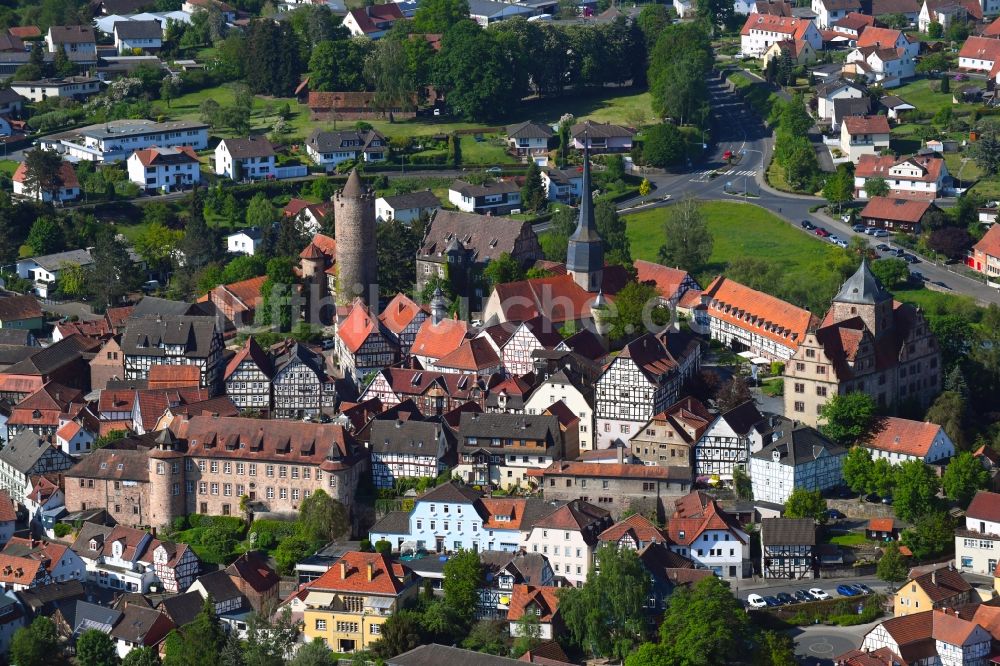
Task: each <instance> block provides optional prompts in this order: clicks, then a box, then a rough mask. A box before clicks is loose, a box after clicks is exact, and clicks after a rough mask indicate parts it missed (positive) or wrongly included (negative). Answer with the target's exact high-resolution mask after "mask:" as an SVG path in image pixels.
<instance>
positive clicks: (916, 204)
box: [848, 40, 1000, 224]
mask: <svg viewBox="0 0 1000 666" xmlns="http://www.w3.org/2000/svg"><path fill="white" fill-rule="evenodd" d="M998 41H1000V40H998ZM848 120H849V119H848ZM932 205H933V204H931V202H930V201H918V200H916V199H896V198H894V197H872V198H871V199H869V200H868V204H867V205H866V206H865V207H864V210H862V211H861V217H862V219H864V218H870V219H873V220H897V221H899V222H909V223H911V224H918V223H919V222H920V220H922V219H923V217H924V215H925V214H926V213H927V211H928V210H930V207H931V206H932Z"/></svg>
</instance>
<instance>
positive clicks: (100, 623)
mask: <svg viewBox="0 0 1000 666" xmlns="http://www.w3.org/2000/svg"><path fill="white" fill-rule="evenodd" d="M121 616H122V613H121V611H117V610H114V609H113V608H106V607H105V606H98V605H97V604H92V603H89V602H86V601H81V600H79V599H78V600H77V602H76V604H73V605H70V606H67V607H66V608H64V609H63V617H64V618H66V621H67V622H68V623H69V625H70V626H71V627H72V628H73V634H74V635H79V634H82V633H83V632H85V631H87V630H88V629H97V630H99V631H101V632H102V633H105V634H106V633H108V632H110V631H111V628H112V627H114V626H115V623H117V622H118V620H119V619H121Z"/></svg>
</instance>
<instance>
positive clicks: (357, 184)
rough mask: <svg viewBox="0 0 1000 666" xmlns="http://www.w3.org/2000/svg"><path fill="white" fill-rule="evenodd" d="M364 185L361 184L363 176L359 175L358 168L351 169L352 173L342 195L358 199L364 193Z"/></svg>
mask: <svg viewBox="0 0 1000 666" xmlns="http://www.w3.org/2000/svg"><path fill="white" fill-rule="evenodd" d="M364 192H365V190H364V187H363V186H362V185H361V176H359V175H358V168H357V167H354V168H353V169H351V175H350V176H348V177H347V183H346V184H345V185H344V189H343V190H342V191H341V196H345V197H349V198H351V199H357V198H359V197H360V196H361V195H362V194H364Z"/></svg>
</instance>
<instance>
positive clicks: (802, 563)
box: [760, 518, 817, 580]
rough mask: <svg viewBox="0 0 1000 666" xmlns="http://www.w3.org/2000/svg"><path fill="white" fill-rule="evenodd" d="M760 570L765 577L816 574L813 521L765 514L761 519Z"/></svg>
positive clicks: (814, 526)
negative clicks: (771, 516) (773, 516)
mask: <svg viewBox="0 0 1000 666" xmlns="http://www.w3.org/2000/svg"><path fill="white" fill-rule="evenodd" d="M760 550H761V553H760V558H761V561H760V564H761V566H760V570H761V573H762V575H763V577H764V578H778V579H782V580H799V579H801V578H815V577H816V573H817V572H816V553H815V550H816V521H815V520H813V519H812V518H764V519H763V520H761V521H760Z"/></svg>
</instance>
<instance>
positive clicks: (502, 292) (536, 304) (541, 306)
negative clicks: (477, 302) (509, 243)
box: [494, 266, 631, 325]
mask: <svg viewBox="0 0 1000 666" xmlns="http://www.w3.org/2000/svg"><path fill="white" fill-rule="evenodd" d="M630 279H631V278H630V276H629V275H628V273H627V272H625V271H624V268H623V267H621V266H605V267H604V274H603V279H602V290H603V292H604V296H605V298H607V299H608V300H609V301H613V300H614V295H615V294H617V293H618V292H619V291H620V290H621V288H622V287H624V286H625V284H627V283H628V282H629V280H630ZM494 291H495V293H496V297H497V299H498V301H499V303H500V305H501V307H502V308H503V309H504V319H505V320H506V321H527V320H529V319H534V318H535V317H539V316H543V317H546V318H547V319H549V320H550V321H551V322H552V323H553V324H556V325H561V324H563V323H565V322H567V321H576V320H577V319H585V318H588V317H590V306H591V304H592V303H593V302H594V299H595V298H597V294H594V293H591V292H589V291H587V290H585V289H584V288H583V287H581V286H580V285H578V284H577V283H576V282H574V281H573V277H572V276H571V275H567V274H563V275H554V276H551V277H543V278H534V279H528V280H520V281H518V282H508V283H506V284H498V285H496V287H494Z"/></svg>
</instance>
